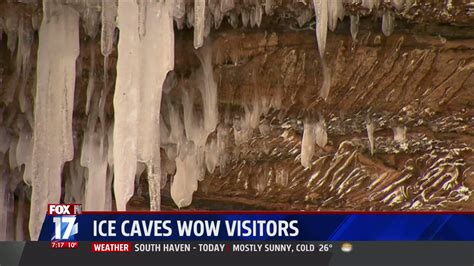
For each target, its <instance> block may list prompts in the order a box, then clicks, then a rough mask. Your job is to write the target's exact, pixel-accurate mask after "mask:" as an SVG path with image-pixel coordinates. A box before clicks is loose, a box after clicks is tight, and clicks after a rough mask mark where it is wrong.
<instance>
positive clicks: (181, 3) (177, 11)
mask: <svg viewBox="0 0 474 266" xmlns="http://www.w3.org/2000/svg"><path fill="white" fill-rule="evenodd" d="M185 1H186V0H175V1H174V7H173V17H174V18H177V19H181V18H183V17H184V15H185V14H186V2H185Z"/></svg>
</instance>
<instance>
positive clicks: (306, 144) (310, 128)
mask: <svg viewBox="0 0 474 266" xmlns="http://www.w3.org/2000/svg"><path fill="white" fill-rule="evenodd" d="M303 127H304V128H303V140H302V141H301V165H303V166H304V167H307V168H308V167H311V160H312V159H313V154H314V151H315V143H316V123H312V122H305V123H304V125H303Z"/></svg>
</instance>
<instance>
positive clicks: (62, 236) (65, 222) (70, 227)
mask: <svg viewBox="0 0 474 266" xmlns="http://www.w3.org/2000/svg"><path fill="white" fill-rule="evenodd" d="M81 212H82V207H81V205H79V204H48V215H52V216H53V225H54V233H53V236H52V238H51V241H74V240H75V237H74V236H75V235H77V234H78V233H79V231H78V225H77V221H76V215H78V214H81Z"/></svg>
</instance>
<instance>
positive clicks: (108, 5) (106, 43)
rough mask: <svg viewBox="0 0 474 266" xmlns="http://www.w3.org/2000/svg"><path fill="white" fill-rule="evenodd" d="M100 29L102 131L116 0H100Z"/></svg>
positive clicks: (112, 43) (107, 92) (114, 24)
mask: <svg viewBox="0 0 474 266" xmlns="http://www.w3.org/2000/svg"><path fill="white" fill-rule="evenodd" d="M101 14H102V17H101V18H102V30H101V35H100V51H101V52H102V55H103V56H104V81H103V82H104V88H103V90H102V93H101V96H100V102H99V118H100V121H101V124H102V131H105V126H106V125H105V110H104V109H105V102H106V100H107V95H108V94H109V87H108V75H107V73H108V70H107V69H108V65H109V63H108V62H109V56H110V54H111V53H112V49H113V45H114V32H115V27H116V17H117V1H115V0H112V1H111V0H102V12H101Z"/></svg>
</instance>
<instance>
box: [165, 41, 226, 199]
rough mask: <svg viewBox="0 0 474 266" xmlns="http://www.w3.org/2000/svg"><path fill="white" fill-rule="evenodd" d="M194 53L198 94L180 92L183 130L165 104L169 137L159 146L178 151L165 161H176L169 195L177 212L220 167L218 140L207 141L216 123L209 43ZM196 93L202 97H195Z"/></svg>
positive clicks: (173, 113)
mask: <svg viewBox="0 0 474 266" xmlns="http://www.w3.org/2000/svg"><path fill="white" fill-rule="evenodd" d="M196 53H197V56H198V58H199V60H200V62H201V69H200V70H199V71H197V72H196V73H195V78H194V80H195V81H196V85H197V89H198V90H195V89H189V88H181V89H182V94H181V102H182V107H183V121H184V129H183V125H182V124H181V119H180V116H179V114H178V113H177V112H176V109H175V107H174V106H173V105H172V104H171V103H170V102H168V113H169V124H170V130H167V128H166V127H163V129H162V130H163V132H167V133H168V134H169V137H168V138H165V137H164V138H163V140H164V142H162V144H165V143H167V144H165V145H169V144H172V145H173V146H174V145H175V146H176V147H177V150H176V155H175V154H174V152H172V153H173V154H167V157H168V158H169V159H173V158H175V160H176V173H175V175H174V177H173V181H172V183H171V191H170V192H171V197H172V199H173V201H174V202H175V203H176V205H177V206H178V207H179V208H182V207H186V206H188V205H190V204H191V202H192V195H193V193H194V192H195V191H196V190H197V187H198V181H200V180H202V179H203V178H204V175H205V171H206V169H207V170H208V171H209V172H211V173H212V172H213V171H214V169H215V167H216V166H217V165H218V163H219V157H218V150H217V149H218V145H219V144H218V141H219V140H217V141H216V139H215V138H211V139H209V140H208V137H209V135H210V134H211V133H212V132H214V131H215V130H216V127H217V123H218V110H217V84H216V82H215V80H214V74H213V73H214V72H213V67H212V50H211V47H210V46H209V42H206V44H205V45H204V46H203V47H202V48H201V49H199V50H198V51H197V52H196ZM198 91H199V94H200V96H201V97H196V96H197V92H198ZM196 99H201V100H202V102H196ZM196 106H202V113H200V112H197V110H196V108H195V107H196ZM183 130H184V132H185V137H184V135H183ZM167 153H168V152H167Z"/></svg>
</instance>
